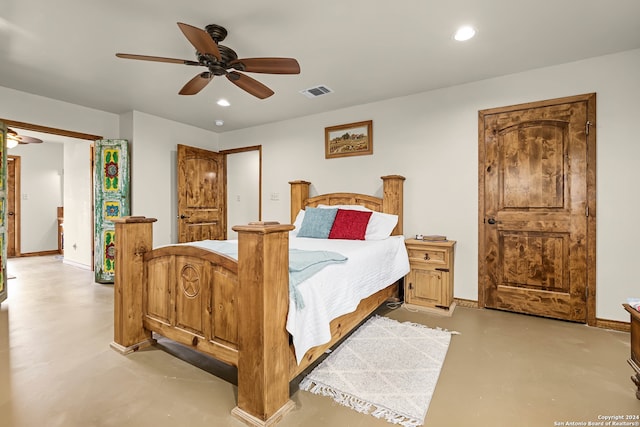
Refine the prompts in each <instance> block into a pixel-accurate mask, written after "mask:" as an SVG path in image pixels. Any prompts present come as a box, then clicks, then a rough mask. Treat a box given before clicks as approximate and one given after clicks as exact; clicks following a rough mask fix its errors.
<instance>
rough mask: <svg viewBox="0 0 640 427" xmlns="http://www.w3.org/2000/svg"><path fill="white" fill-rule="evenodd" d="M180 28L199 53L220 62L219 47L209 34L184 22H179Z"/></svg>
mask: <svg viewBox="0 0 640 427" xmlns="http://www.w3.org/2000/svg"><path fill="white" fill-rule="evenodd" d="M178 27H180V29H181V30H182V33H183V34H184V36H185V37H186V38H187V40H189V42H190V43H191V44H192V45H193V47H195V48H196V50H197V51H198V52H200V53H203V54H209V55H213V56H215V57H216V59H217V60H218V61H219V60H220V50H218V45H217V44H216V42H215V41H213V39H212V38H211V36H210V35H209V33H207V32H206V31H205V30H203V29H201V28H198V27H194V26H192V25H189V24H183V23H182V22H178Z"/></svg>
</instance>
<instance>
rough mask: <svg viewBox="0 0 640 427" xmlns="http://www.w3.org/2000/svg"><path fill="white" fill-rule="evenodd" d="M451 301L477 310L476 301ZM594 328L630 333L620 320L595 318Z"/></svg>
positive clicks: (629, 326)
mask: <svg viewBox="0 0 640 427" xmlns="http://www.w3.org/2000/svg"><path fill="white" fill-rule="evenodd" d="M453 300H454V301H455V302H456V304H457V306H458V307H465V308H478V301H474V300H469V299H462V298H454V299H453ZM594 327H596V328H600V329H612V330H614V331H621V332H629V331H631V323H630V322H622V321H620V320H609V319H599V318H597V317H596V324H595V325H594Z"/></svg>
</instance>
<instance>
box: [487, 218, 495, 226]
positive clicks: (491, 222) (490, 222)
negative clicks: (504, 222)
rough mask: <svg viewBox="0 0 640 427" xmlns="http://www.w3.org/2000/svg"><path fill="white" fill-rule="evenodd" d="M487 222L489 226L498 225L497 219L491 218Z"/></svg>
mask: <svg viewBox="0 0 640 427" xmlns="http://www.w3.org/2000/svg"><path fill="white" fill-rule="evenodd" d="M487 222H488V223H489V224H491V225H493V224H495V223H496V219H495V218H489V219H488V220H487Z"/></svg>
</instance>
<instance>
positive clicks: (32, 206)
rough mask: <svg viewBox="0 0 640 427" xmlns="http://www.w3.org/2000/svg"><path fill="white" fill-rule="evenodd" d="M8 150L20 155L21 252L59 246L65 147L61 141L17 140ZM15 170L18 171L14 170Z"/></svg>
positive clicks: (53, 248)
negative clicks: (59, 210) (28, 142)
mask: <svg viewBox="0 0 640 427" xmlns="http://www.w3.org/2000/svg"><path fill="white" fill-rule="evenodd" d="M8 154H10V155H13V156H19V157H20V193H19V194H16V198H17V199H20V200H19V201H20V252H21V253H23V254H25V253H31V252H44V251H55V250H57V249H58V215H57V207H58V206H62V203H63V201H62V184H63V176H62V174H63V164H64V162H63V160H64V156H63V154H64V147H63V145H62V144H61V143H55V142H44V143H42V144H19V145H18V146H16V147H14V148H11V149H9V151H8ZM16 172H17V171H16Z"/></svg>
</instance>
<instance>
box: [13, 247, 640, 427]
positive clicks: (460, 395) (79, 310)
mask: <svg viewBox="0 0 640 427" xmlns="http://www.w3.org/2000/svg"><path fill="white" fill-rule="evenodd" d="M9 272H10V273H12V274H14V275H15V276H16V278H15V279H11V280H9V281H8V287H9V299H8V300H7V301H5V302H4V303H2V307H1V310H0V426H7V427H9V426H11V427H45V426H46V427H58V426H60V427H76V426H77V427H91V426H101V427H102V426H140V427H143V426H154V427H163V426H172V427H174V426H188V427H200V426H216V427H218V426H230V427H241V426H243V424H242V423H241V422H239V421H237V420H236V419H235V418H233V417H232V416H231V415H230V412H231V409H232V408H233V407H234V406H235V403H236V387H235V386H234V385H233V383H232V382H233V381H234V377H235V373H234V370H233V369H230V368H226V367H224V366H223V365H222V366H221V365H220V364H218V363H216V362H213V361H211V360H210V359H208V358H206V357H204V356H201V355H198V354H193V353H190V352H185V351H183V350H181V349H180V348H179V347H178V346H176V345H171V344H170V343H166V341H165V340H162V341H161V343H164V344H162V345H160V346H157V347H152V348H150V349H146V350H143V351H139V352H137V353H134V354H132V355H130V356H122V355H120V354H118V353H116V352H115V351H114V350H112V349H111V348H110V347H109V343H110V342H111V340H112V336H113V333H112V325H113V287H112V286H111V285H100V284H96V283H94V281H93V273H92V272H90V271H88V270H83V269H79V268H76V267H73V266H69V265H66V264H63V263H62V262H61V260H60V258H59V257H55V256H49V257H39V258H18V259H10V260H9ZM620 310H623V308H622V307H620ZM379 311H380V313H381V314H384V315H387V316H389V317H391V318H395V319H397V320H401V321H407V320H409V321H413V322H417V323H422V324H425V325H428V326H431V327H442V328H446V329H449V330H455V331H458V332H460V335H454V336H453V337H452V340H451V346H450V347H449V351H448V354H447V358H446V360H445V363H444V366H443V369H442V372H441V374H440V379H439V381H438V385H437V387H436V391H435V394H434V396H433V399H432V401H431V405H430V408H429V411H428V412H427V417H426V421H425V426H438V427H442V426H445V427H446V426H536V427H539V426H558V425H561V424H560V423H566V422H584V423H585V425H586V424H587V423H588V422H589V421H591V422H597V421H599V416H610V415H638V414H640V401H638V400H637V399H636V398H635V393H634V391H635V386H634V385H633V384H632V382H631V381H630V379H629V378H630V376H631V374H632V369H631V367H629V366H628V365H627V363H626V359H627V358H628V357H629V352H630V349H629V334H628V333H624V332H617V331H609V330H603V329H597V328H590V327H587V326H584V325H579V324H573V323H567V322H561V321H555V320H550V319H543V318H537V317H531V316H525V315H518V314H512V313H506V312H499V311H493V310H477V309H468V308H461V307H458V308H456V309H455V312H454V314H453V316H452V317H444V316H438V315H434V314H426V313H414V312H409V311H407V310H406V309H397V310H390V309H387V308H384V309H380V310H379ZM168 352H178V353H180V354H182V355H185V357H188V358H189V359H190V360H191V361H192V362H193V363H196V364H198V365H199V366H200V367H196V366H194V365H192V364H189V363H186V362H184V361H183V360H180V359H178V358H175V357H173V356H171V355H170V354H169V353H168ZM210 372H217V373H218V374H219V375H221V376H222V377H223V378H225V379H221V378H219V377H217V376H214V375H211V373H210ZM293 387H294V389H295V384H294V386H293ZM292 399H293V401H294V402H295V404H296V408H295V410H294V411H293V412H291V413H290V414H289V415H288V416H287V417H286V418H285V419H284V420H283V422H282V423H280V424H279V427H280V426H282V427H292V426H305V427H326V426H340V427H342V426H351V427H372V426H373V427H378V426H386V427H389V426H391V425H392V424H388V423H386V422H385V421H382V420H378V419H376V418H374V417H372V416H369V415H363V414H359V413H357V412H355V411H352V410H350V409H347V408H344V407H341V406H338V405H337V404H335V403H333V401H332V400H331V399H329V398H327V397H321V396H315V395H312V394H310V393H307V392H300V391H295V393H294V394H293V397H292ZM636 421H638V420H636ZM565 425H566V424H565ZM629 425H634V424H629ZM635 425H640V423H639V424H635Z"/></svg>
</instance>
